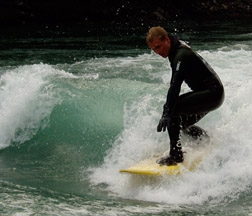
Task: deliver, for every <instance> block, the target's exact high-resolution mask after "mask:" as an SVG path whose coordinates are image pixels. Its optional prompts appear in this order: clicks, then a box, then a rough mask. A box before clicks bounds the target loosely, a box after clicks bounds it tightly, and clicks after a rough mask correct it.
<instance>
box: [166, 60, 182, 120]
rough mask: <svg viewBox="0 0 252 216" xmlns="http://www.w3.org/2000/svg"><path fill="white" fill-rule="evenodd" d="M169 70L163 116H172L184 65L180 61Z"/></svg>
mask: <svg viewBox="0 0 252 216" xmlns="http://www.w3.org/2000/svg"><path fill="white" fill-rule="evenodd" d="M171 68H172V77H171V82H170V87H169V90H168V93H167V99H166V103H165V105H164V111H163V116H169V115H173V112H174V108H175V106H176V103H177V100H178V97H179V93H180V90H181V85H182V83H183V81H184V69H183V68H184V63H182V61H181V60H178V61H176V63H175V64H174V65H171Z"/></svg>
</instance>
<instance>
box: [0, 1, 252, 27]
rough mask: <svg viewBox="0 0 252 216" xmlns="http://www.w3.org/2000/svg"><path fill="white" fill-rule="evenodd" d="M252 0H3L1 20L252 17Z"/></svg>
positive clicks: (50, 21) (102, 20)
mask: <svg viewBox="0 0 252 216" xmlns="http://www.w3.org/2000/svg"><path fill="white" fill-rule="evenodd" d="M251 17H252V0H232V1H230V0H159V1H150V0H91V1H88V2H86V1H84V0H71V1H67V0H65V1H62V0H50V1H49V0H43V1H42V0H1V2H0V22H1V23H4V24H9V23H21V24H26V23H84V22H99V23H101V22H127V23H136V22H151V21H158V20H161V21H166V20H174V19H194V20H202V19H208V20H209V19H230V18H231V19H243V18H244V19H251Z"/></svg>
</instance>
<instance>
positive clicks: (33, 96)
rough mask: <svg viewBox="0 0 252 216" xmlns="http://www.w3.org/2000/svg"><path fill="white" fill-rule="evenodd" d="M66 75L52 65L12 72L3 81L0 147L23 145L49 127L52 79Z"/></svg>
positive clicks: (1, 84)
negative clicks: (44, 127) (15, 143)
mask: <svg viewBox="0 0 252 216" xmlns="http://www.w3.org/2000/svg"><path fill="white" fill-rule="evenodd" d="M60 73H63V72H61V71H59V70H56V69H54V68H52V67H51V66H49V65H44V64H38V65H26V66H20V67H18V68H15V69H9V70H7V71H5V73H3V74H2V75H1V79H0V119H1V121H0V148H4V147H7V146H9V145H10V144H11V142H12V141H14V142H18V143H23V142H24V141H26V140H28V139H30V137H31V136H32V135H33V134H35V132H36V131H37V130H38V129H39V128H40V127H43V126H45V125H46V119H47V118H48V116H49V115H50V113H51V110H52V109H53V107H54V105H55V104H57V103H58V102H59V99H58V98H55V97H54V96H55V91H54V87H55V86H54V85H53V84H52V83H50V79H49V78H50V76H55V75H56V74H60Z"/></svg>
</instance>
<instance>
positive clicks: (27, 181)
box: [0, 21, 252, 216]
mask: <svg viewBox="0 0 252 216" xmlns="http://www.w3.org/2000/svg"><path fill="white" fill-rule="evenodd" d="M162 26H163V27H165V28H166V29H167V30H168V31H169V32H170V33H172V34H177V35H178V36H179V37H180V39H183V40H185V41H188V42H189V44H190V45H191V46H192V48H193V49H194V50H195V51H197V52H198V53H199V54H200V55H201V56H202V57H204V58H205V59H206V60H207V61H208V63H209V64H210V65H211V66H212V67H213V68H214V69H215V70H216V72H217V73H218V74H219V76H220V78H221V80H222V82H223V84H224V87H225V92H226V98H225V101H224V103H223V105H222V106H221V107H220V108H219V109H218V110H215V111H213V112H211V113H210V114H209V115H208V116H206V117H205V118H204V119H202V120H201V121H200V122H199V125H200V126H201V127H203V128H205V129H206V130H207V131H208V133H209V135H210V137H211V141H210V143H201V144H197V145H196V144H195V143H193V142H192V141H186V140H184V142H183V147H185V148H187V149H188V150H189V151H190V150H192V151H197V148H200V147H201V148H203V149H204V148H205V149H210V148H211V151H209V153H208V154H207V155H206V156H205V157H204V159H203V161H202V163H201V164H200V165H199V167H197V169H196V170H195V171H193V172H185V173H182V174H181V175H179V176H170V177H167V176H163V177H159V178H148V177H139V176H130V175H127V174H121V173H119V169H121V168H125V167H127V166H129V165H131V164H133V163H135V162H137V161H139V160H141V159H144V158H146V157H149V156H151V155H155V154H162V153H163V152H165V151H167V150H168V146H169V145H168V136H167V134H166V133H157V132H156V126H157V123H158V121H159V119H160V117H161V113H162V106H163V104H164V101H165V98H166V93H167V90H168V87H169V81H170V75H171V70H170V66H169V62H168V60H167V59H163V58H161V57H160V56H157V55H155V54H154V53H153V52H151V50H149V49H148V47H147V46H146V44H145V35H146V32H147V31H148V28H147V27H144V26H140V27H129V26H122V25H112V24H111V25H104V26H93V25H88V26H87V25H84V26H83V25H74V26H70V25H65V26H62V25H59V26H56V25H51V26H50V25H48V26H46V25H40V26H26V25H24V26H18V27H15V28H14V27H12V28H10V29H9V28H8V30H7V29H6V30H5V31H3V32H2V33H1V36H0V41H1V46H2V49H1V51H0V214H1V215H61V216H62V215H92V216H93V215H106V216H107V215H111V216H112V215H127V216H129V215H132V216H135V215H172V216H174V215H193V216H195V215H229V216H230V215H252V207H251V206H252V200H251V195H252V191H251V186H252V171H251V170H252V165H251V164H252V133H251V130H252V124H251V122H252V117H251V112H252V101H251V98H252V79H251V78H252V70H251V68H252V26H251V24H250V23H249V22H246V21H232V22H227V21H212V22H202V23H199V22H188V21H185V22H170V23H169V22H167V23H162ZM187 90H188V89H187V87H186V86H182V91H184V92H186V91H187ZM199 146H200V147H199Z"/></svg>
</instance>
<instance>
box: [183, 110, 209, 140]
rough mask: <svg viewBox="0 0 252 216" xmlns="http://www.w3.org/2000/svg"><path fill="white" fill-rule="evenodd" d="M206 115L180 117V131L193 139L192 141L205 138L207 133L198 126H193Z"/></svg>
mask: <svg viewBox="0 0 252 216" xmlns="http://www.w3.org/2000/svg"><path fill="white" fill-rule="evenodd" d="M206 114H207V113H201V114H194V115H182V116H181V119H182V130H183V132H184V133H185V134H187V135H189V136H191V137H193V138H194V139H199V138H201V137H202V136H206V137H207V133H206V131H205V130H204V129H202V128H200V127H199V126H196V125H194V124H195V123H196V122H198V121H199V120H200V119H202V118H203V117H204V116H205V115H206Z"/></svg>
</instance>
